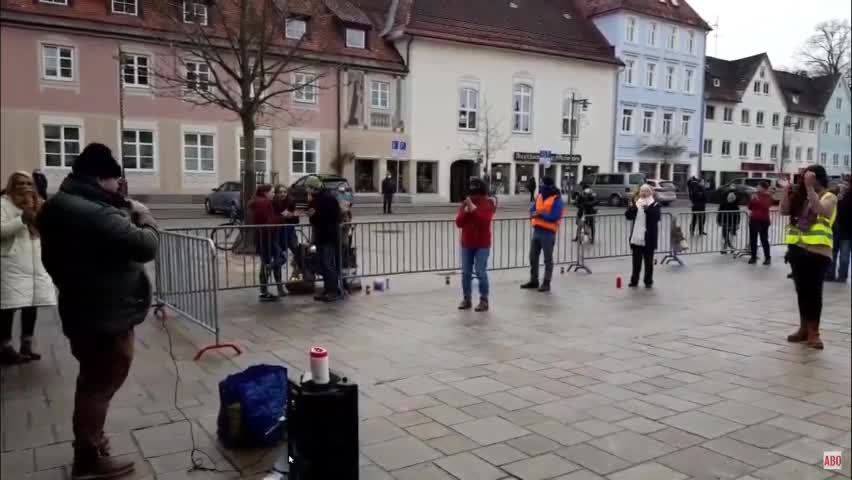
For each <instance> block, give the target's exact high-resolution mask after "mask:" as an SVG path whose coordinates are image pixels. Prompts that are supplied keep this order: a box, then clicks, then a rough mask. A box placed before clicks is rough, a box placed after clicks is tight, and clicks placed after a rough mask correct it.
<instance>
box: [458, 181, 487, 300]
mask: <svg viewBox="0 0 852 480" xmlns="http://www.w3.org/2000/svg"><path fill="white" fill-rule="evenodd" d="M468 194H469V196H468V197H467V198H465V199H464V201H463V202H462V204H461V208H459V213H458V215H457V216H456V226H457V227H459V228H461V231H462V234H461V247H462V293H463V294H464V299H463V300H462V302H461V304H460V305H459V310H470V308H471V307H472V306H473V303H472V302H471V293H472V290H473V274H474V272H475V273H476V279H477V281H478V283H479V304H478V305H477V306H476V308H475V309H474V310H475V311H477V312H485V311H487V310H488V271H487V268H488V256H489V254H490V253H491V221H492V220H493V219H494V210H495V209H496V205H495V203H494V199H493V198H491V197H490V196H489V195H488V187H487V186H486V185H485V182H483V181H482V180H481V179H479V178H475V177H474V178H471V179H470V183H469V184H468Z"/></svg>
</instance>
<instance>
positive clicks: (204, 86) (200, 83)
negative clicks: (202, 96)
mask: <svg viewBox="0 0 852 480" xmlns="http://www.w3.org/2000/svg"><path fill="white" fill-rule="evenodd" d="M184 64H185V65H186V88H187V90H190V91H196V92H207V91H209V90H210V66H209V65H207V64H206V63H203V62H196V61H194V60H189V61H186V62H184Z"/></svg>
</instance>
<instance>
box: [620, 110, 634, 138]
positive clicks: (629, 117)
mask: <svg viewBox="0 0 852 480" xmlns="http://www.w3.org/2000/svg"><path fill="white" fill-rule="evenodd" d="M621 133H633V109H632V108H624V109H622V110H621Z"/></svg>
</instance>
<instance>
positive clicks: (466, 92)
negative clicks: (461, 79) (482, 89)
mask: <svg viewBox="0 0 852 480" xmlns="http://www.w3.org/2000/svg"><path fill="white" fill-rule="evenodd" d="M478 120H479V91H477V90H476V89H475V88H473V87H462V88H460V89H459V128H460V129H462V130H476V129H477V127H478V126H479V124H478V123H477V121H478Z"/></svg>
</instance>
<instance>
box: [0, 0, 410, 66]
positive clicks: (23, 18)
mask: <svg viewBox="0 0 852 480" xmlns="http://www.w3.org/2000/svg"><path fill="white" fill-rule="evenodd" d="M289 1H290V2H291V3H292V5H291V6H290V11H291V12H292V13H294V14H299V15H303V16H306V17H308V36H307V37H306V38H305V39H304V40H302V42H301V44H300V45H299V51H300V52H301V54H302V55H304V56H310V57H312V58H320V59H327V60H328V61H330V62H334V63H344V64H346V63H354V64H357V65H361V66H366V67H375V68H381V69H387V70H394V71H400V72H403V71H404V70H405V65H404V63H403V61H402V58H401V57H400V55H399V53H398V52H397V51H396V48H395V47H394V46H393V44H391V43H390V42H389V41H387V40H385V39H383V38H381V36H380V35H379V33H378V32H379V31H380V29H381V27H382V24H379V25H373V24H372V22H371V20H370V18H369V17H368V16H367V15H366V14H365V13H364V12H363V11H360V10H359V9H358V8H357V7H355V6H354V5H353V4H352V3H351V2H349V1H348V0H323V2H328V3H332V2H333V3H335V4H336V6H337V7H340V5H343V4H346V5H348V6H344V7H340V9H339V10H338V11H336V12H335V11H331V10H330V9H328V8H327V6H326V5H327V4H326V3H320V2H317V1H316V0H289ZM69 3H70V6H58V5H49V4H44V3H38V2H34V1H33V0H3V3H2V12H3V15H2V23H4V24H7V23H9V24H11V23H15V24H19V25H40V26H45V27H50V28H54V29H59V30H68V31H78V32H79V33H81V34H86V33H90V34H91V33H98V34H108V35H115V36H118V37H122V36H126V37H132V38H134V39H139V40H152V41H157V40H163V39H164V37H168V36H169V33H168V32H169V30H170V28H169V27H170V23H169V21H168V20H166V19H164V18H163V17H162V16H158V15H157V12H156V11H155V8H154V7H152V6H150V4H147V3H146V0H139V3H140V15H139V16H131V15H119V14H113V13H110V9H109V5H110V0H70V2H69ZM146 7H147V8H146ZM356 12H357V13H356ZM359 14H360V15H359ZM340 16H343V17H344V18H341V17H340ZM335 17H336V18H339V19H340V20H342V21H344V22H350V23H359V24H363V25H365V26H369V27H371V28H368V31H367V45H368V48H366V49H355V48H347V47H346V45H345V39H344V38H343V32H342V31H341V29H340V27H339V24H336V22H335V21H334V18H335ZM354 19H357V20H358V22H353V20H354ZM362 22H366V23H362ZM214 23H215V22H214ZM211 28H212V26H211ZM175 35H179V34H175ZM294 42H295V41H294V40H287V39H285V38H283V33H282V38H281V43H280V45H281V46H282V47H284V46H287V45H293V43H294Z"/></svg>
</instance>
